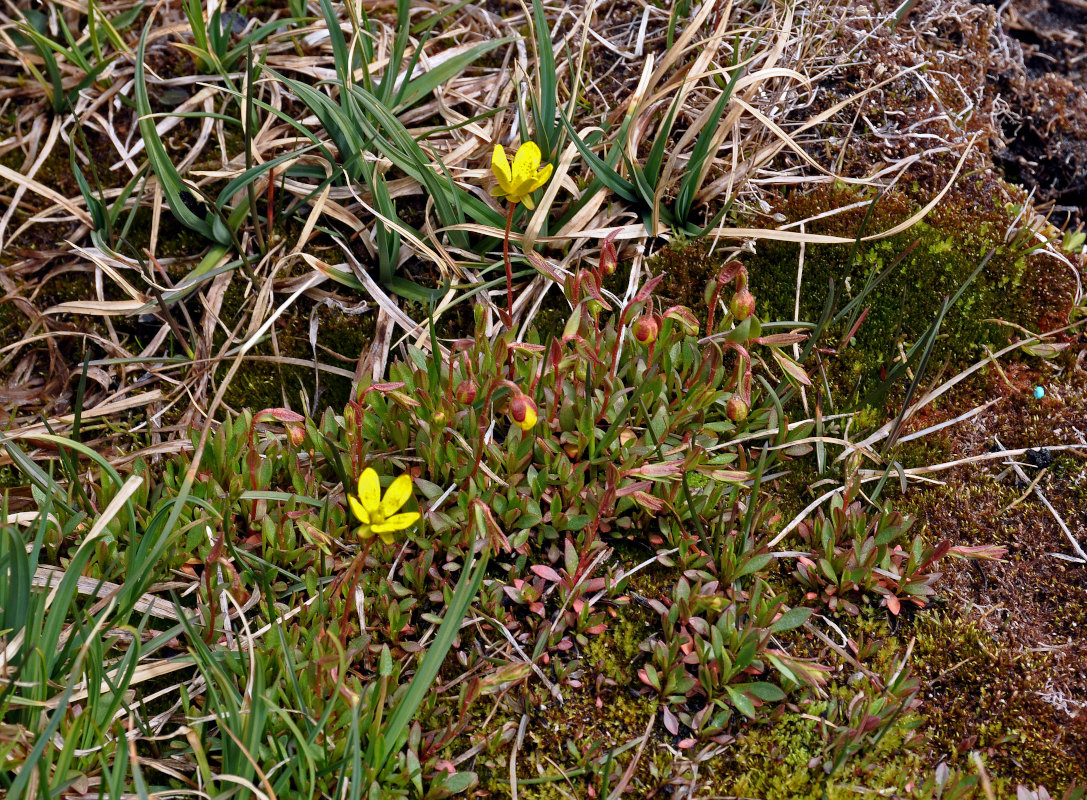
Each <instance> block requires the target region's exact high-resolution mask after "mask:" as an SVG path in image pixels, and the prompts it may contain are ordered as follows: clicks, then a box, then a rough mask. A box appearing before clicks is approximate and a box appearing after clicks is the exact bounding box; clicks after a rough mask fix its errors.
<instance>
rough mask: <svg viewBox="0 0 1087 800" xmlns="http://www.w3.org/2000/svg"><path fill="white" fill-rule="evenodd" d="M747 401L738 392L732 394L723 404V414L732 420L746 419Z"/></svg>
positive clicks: (741, 420)
mask: <svg viewBox="0 0 1087 800" xmlns="http://www.w3.org/2000/svg"><path fill="white" fill-rule="evenodd" d="M747 411H748V409H747V403H745V402H744V401H743V399H742V398H741V397H740V395H738V394H734V395H732V397H731V398H730V399H729V401H728V405H727V406H725V416H727V417H728V418H729V419H730V420H732V421H733V422H743V421H744V420H745V419H747Z"/></svg>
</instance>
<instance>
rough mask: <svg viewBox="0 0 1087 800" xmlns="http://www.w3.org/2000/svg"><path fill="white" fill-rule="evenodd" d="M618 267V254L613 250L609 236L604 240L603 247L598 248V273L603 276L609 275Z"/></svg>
mask: <svg viewBox="0 0 1087 800" xmlns="http://www.w3.org/2000/svg"><path fill="white" fill-rule="evenodd" d="M618 266H619V252H618V251H617V250H616V249H615V244H614V243H613V242H612V237H611V236H609V237H608V238H607V239H605V240H604V245H603V246H602V247H601V248H600V271H601V272H602V273H603V274H605V275H611V274H613V273H614V272H615V268H616V267H618Z"/></svg>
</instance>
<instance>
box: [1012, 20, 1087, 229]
mask: <svg viewBox="0 0 1087 800" xmlns="http://www.w3.org/2000/svg"><path fill="white" fill-rule="evenodd" d="M1002 22H1003V27H1004V30H1005V31H1006V32H1007V35H1008V36H1009V37H1011V39H1012V40H1013V43H1014V45H1015V46H1017V48H1018V50H1019V52H1020V59H1019V60H1021V64H1022V70H1021V71H1016V72H1015V73H1003V74H997V75H993V76H991V80H993V82H994V84H995V85H994V88H995V89H996V91H999V92H1000V93H1001V95H1003V96H1004V98H1005V99H1006V100H1007V101H1008V103H1010V105H1011V111H1012V112H1013V115H1014V116H1009V117H1008V118H1006V120H1005V122H1004V134H1005V136H1006V137H1007V138H1008V146H1007V148H1006V149H1005V150H1004V151H1003V152H1000V153H997V154H996V157H997V161H998V163H999V164H1000V166H1002V167H1003V168H1004V170H1005V174H1006V175H1007V177H1008V179H1009V180H1012V181H1015V182H1017V183H1021V184H1023V185H1024V186H1027V187H1029V188H1032V189H1036V190H1037V195H1038V197H1039V198H1040V199H1042V200H1046V201H1050V202H1052V203H1053V204H1054V206H1053V210H1054V222H1056V223H1057V224H1062V223H1067V224H1070V225H1071V226H1073V227H1075V226H1076V225H1081V224H1082V223H1083V222H1084V221H1085V220H1087V94H1085V93H1084V91H1083V81H1084V79H1085V77H1087V7H1084V6H1083V5H1082V4H1080V3H1073V2H1068V1H1067V0H1013V2H1011V3H1010V4H1008V6H1007V8H1006V10H1005V11H1004V17H1003V20H1002Z"/></svg>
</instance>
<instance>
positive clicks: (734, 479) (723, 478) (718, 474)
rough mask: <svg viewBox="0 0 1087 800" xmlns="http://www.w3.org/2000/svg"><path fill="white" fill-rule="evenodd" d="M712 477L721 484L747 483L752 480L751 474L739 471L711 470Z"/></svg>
mask: <svg viewBox="0 0 1087 800" xmlns="http://www.w3.org/2000/svg"><path fill="white" fill-rule="evenodd" d="M710 477H711V478H713V479H714V480H715V481H720V482H721V483H745V482H747V481H749V480H751V474H750V473H748V472H744V471H742V470H737V469H711V470H710Z"/></svg>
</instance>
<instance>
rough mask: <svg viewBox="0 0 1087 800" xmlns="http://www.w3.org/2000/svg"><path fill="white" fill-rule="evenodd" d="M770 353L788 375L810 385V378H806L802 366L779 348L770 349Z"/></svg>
mask: <svg viewBox="0 0 1087 800" xmlns="http://www.w3.org/2000/svg"><path fill="white" fill-rule="evenodd" d="M770 354H771V355H772V356H773V357H774V361H776V362H778V366H779V367H781V368H782V369H783V370H785V372H786V373H788V374H789V376H790V377H792V378H794V379H796V380H797V381H799V382H800V383H802V384H804V385H805V386H811V380H809V379H808V375H807V373H805V372H804V369H803V367H801V366H800V365H799V364H797V363H796V362H795V361H793V360H792V359H791V358H789V357H788V356H787V355H785V354H784V353H782V352H781V351H780V350H776V349H775V350H771V351H770Z"/></svg>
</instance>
